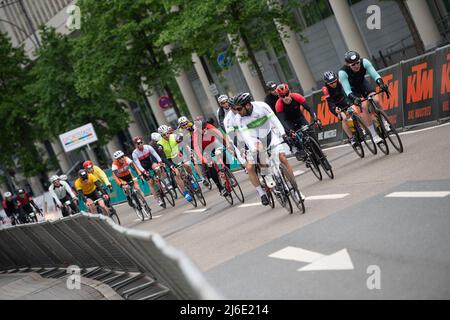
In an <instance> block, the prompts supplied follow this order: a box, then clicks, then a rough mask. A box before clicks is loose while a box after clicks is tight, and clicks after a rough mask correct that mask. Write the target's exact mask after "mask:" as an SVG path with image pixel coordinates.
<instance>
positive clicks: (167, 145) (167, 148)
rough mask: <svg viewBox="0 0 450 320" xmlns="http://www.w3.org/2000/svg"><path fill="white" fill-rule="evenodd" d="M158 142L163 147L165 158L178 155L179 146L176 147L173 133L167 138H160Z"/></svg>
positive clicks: (176, 143)
mask: <svg viewBox="0 0 450 320" xmlns="http://www.w3.org/2000/svg"><path fill="white" fill-rule="evenodd" d="M158 144H160V145H161V146H162V147H163V151H164V154H165V155H166V158H167V159H173V158H176V157H179V156H180V148H179V147H178V142H177V140H176V136H175V134H171V135H169V139H164V138H162V139H161V140H159V141H158Z"/></svg>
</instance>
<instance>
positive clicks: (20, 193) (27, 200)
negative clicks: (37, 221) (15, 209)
mask: <svg viewBox="0 0 450 320" xmlns="http://www.w3.org/2000/svg"><path fill="white" fill-rule="evenodd" d="M17 202H18V203H19V209H21V210H22V211H23V213H24V214H25V215H30V214H31V213H33V212H34V211H36V213H39V214H40V215H41V216H43V214H42V210H41V209H40V208H39V207H38V206H37V204H36V203H35V202H34V200H33V198H32V197H30V196H29V195H28V193H27V192H26V191H25V190H24V189H19V190H17Z"/></svg>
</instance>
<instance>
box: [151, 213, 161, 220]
mask: <svg viewBox="0 0 450 320" xmlns="http://www.w3.org/2000/svg"><path fill="white" fill-rule="evenodd" d="M162 216H163V215H162V214H160V215H157V216H153V219H158V218H160V217H162Z"/></svg>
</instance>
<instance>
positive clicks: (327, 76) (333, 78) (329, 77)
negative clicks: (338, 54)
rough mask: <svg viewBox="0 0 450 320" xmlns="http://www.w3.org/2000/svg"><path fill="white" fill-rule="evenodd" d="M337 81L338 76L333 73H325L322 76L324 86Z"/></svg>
mask: <svg viewBox="0 0 450 320" xmlns="http://www.w3.org/2000/svg"><path fill="white" fill-rule="evenodd" d="M337 79H338V76H337V74H336V73H334V72H333V71H326V72H325V73H324V74H323V81H325V83H326V84H329V83H332V82H335V81H336V80H337Z"/></svg>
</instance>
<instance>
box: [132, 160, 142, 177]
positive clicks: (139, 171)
mask: <svg viewBox="0 0 450 320" xmlns="http://www.w3.org/2000/svg"><path fill="white" fill-rule="evenodd" d="M131 165H132V166H133V168H134V170H135V171H136V173H137V175H138V176H141V175H142V172H141V170H139V168H138V167H137V165H136V164H135V163H134V162H131Z"/></svg>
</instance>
